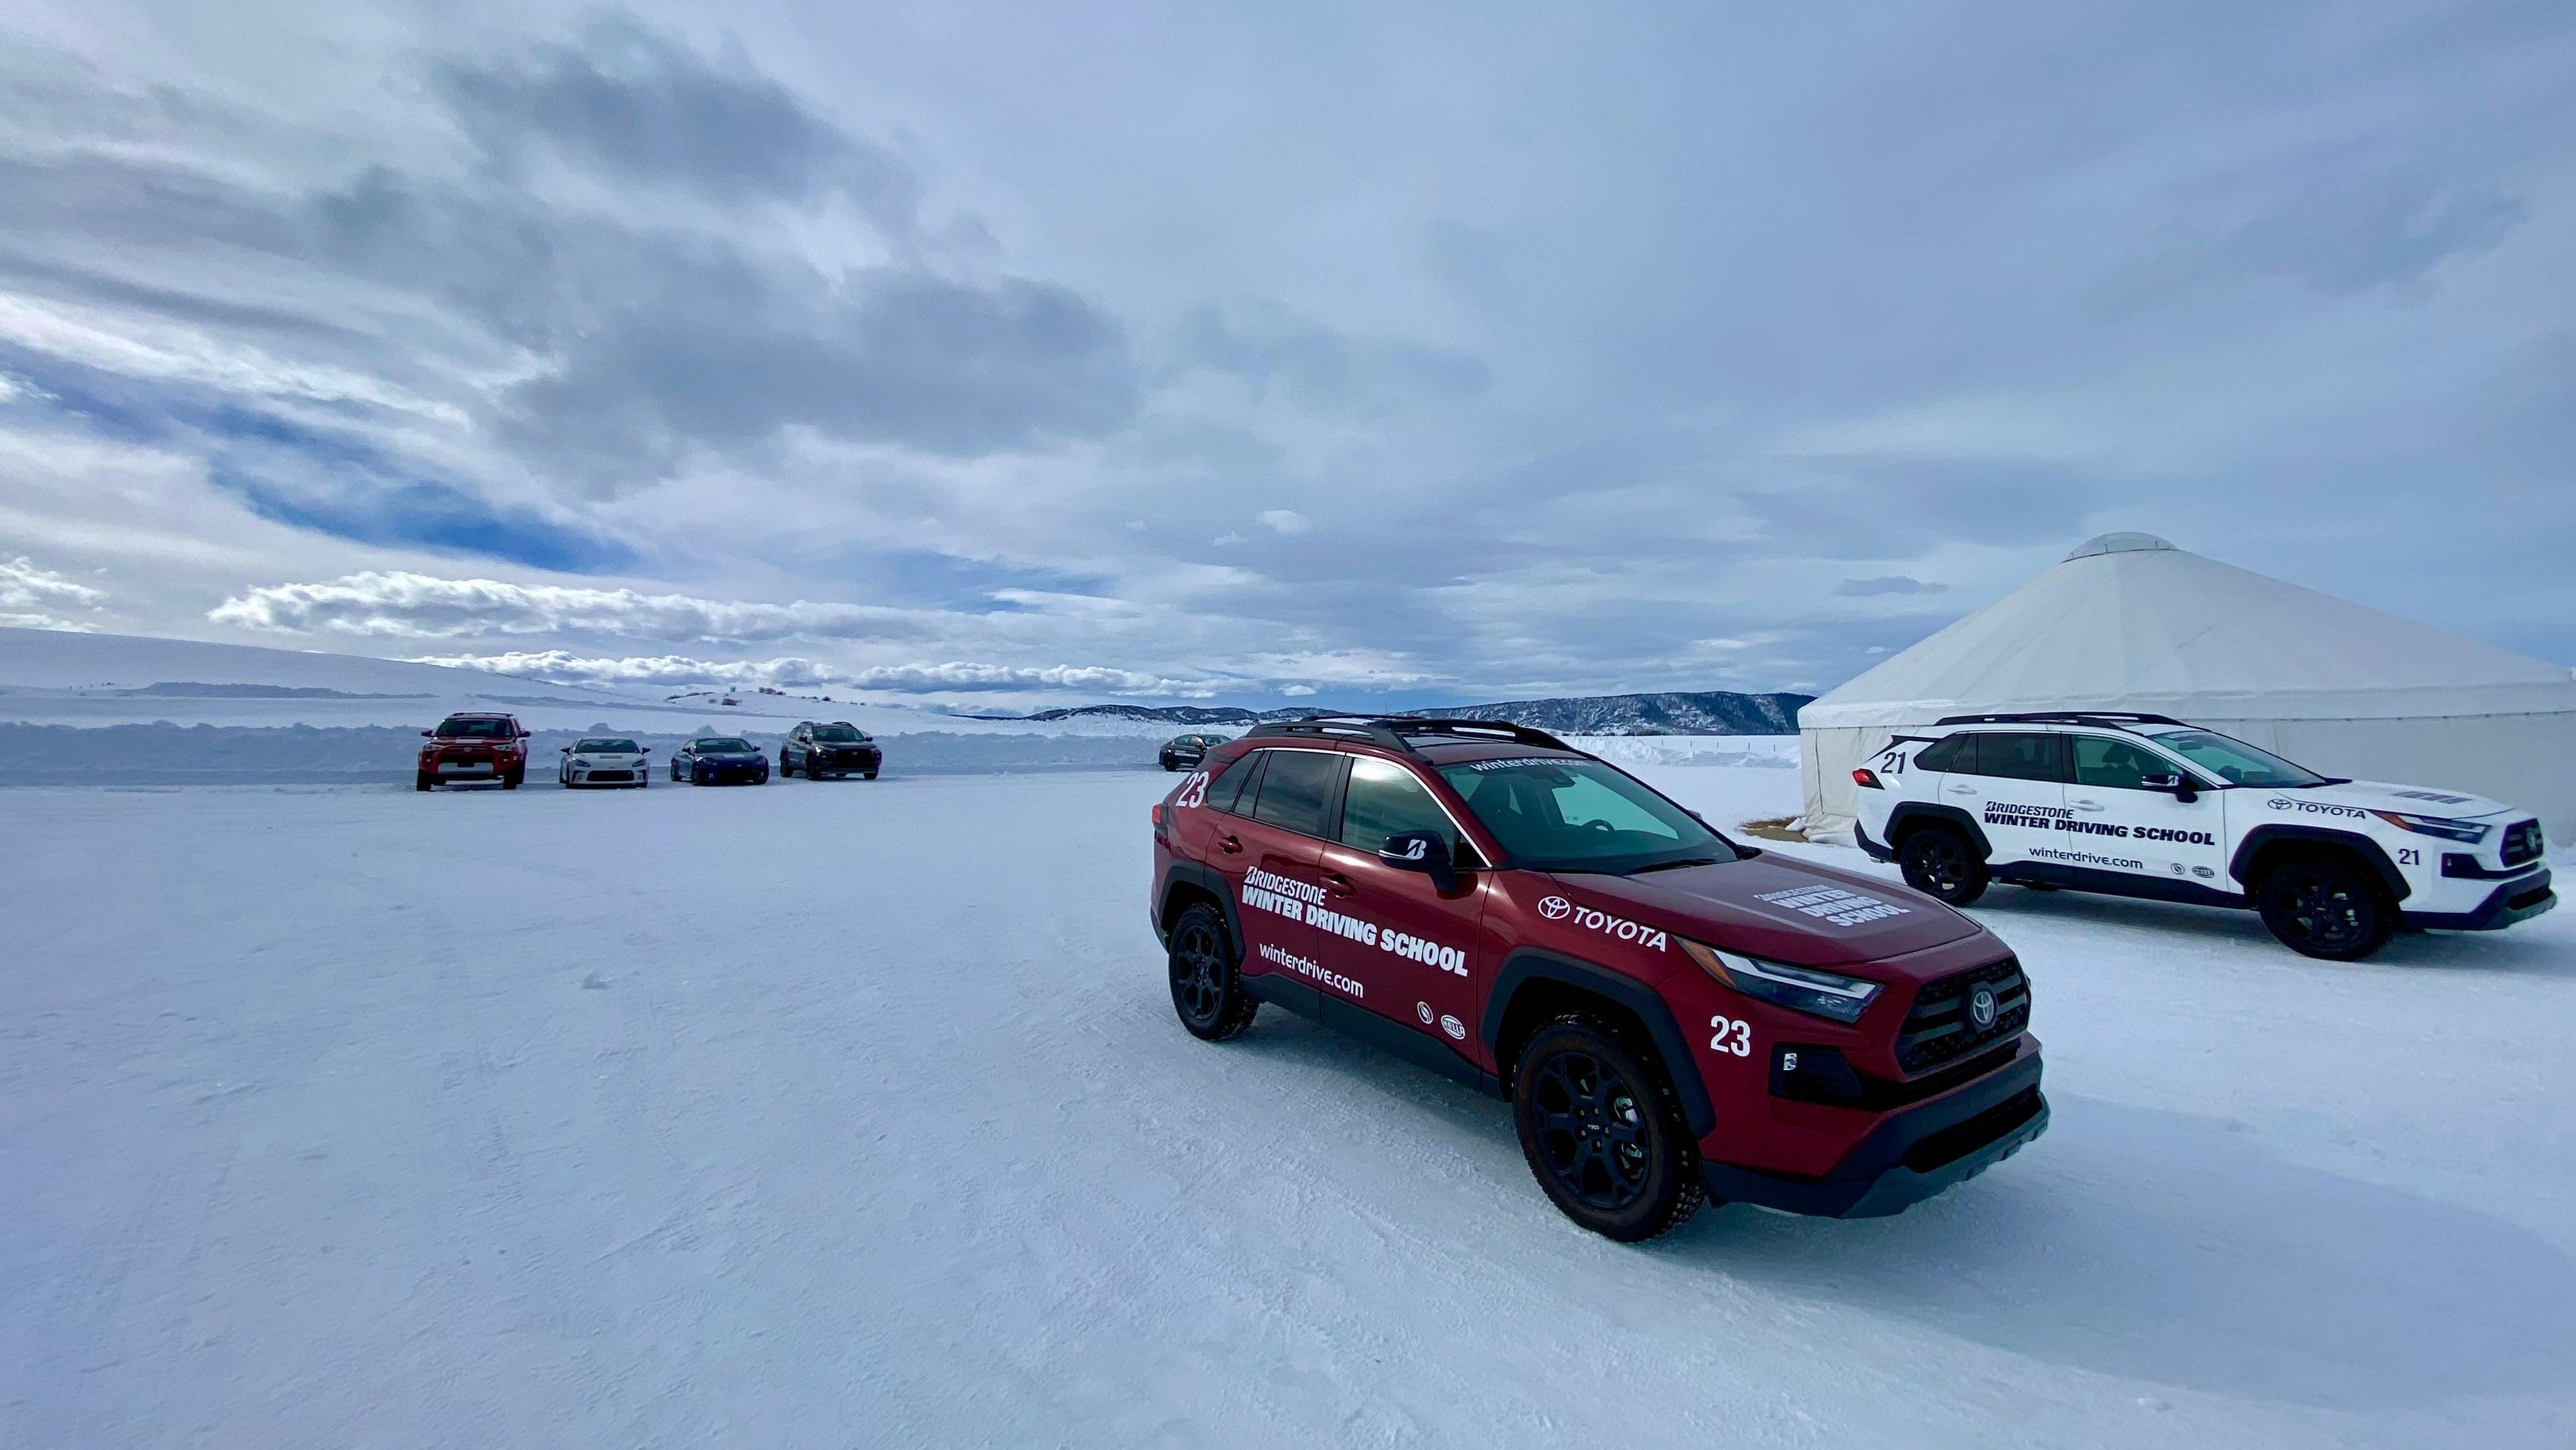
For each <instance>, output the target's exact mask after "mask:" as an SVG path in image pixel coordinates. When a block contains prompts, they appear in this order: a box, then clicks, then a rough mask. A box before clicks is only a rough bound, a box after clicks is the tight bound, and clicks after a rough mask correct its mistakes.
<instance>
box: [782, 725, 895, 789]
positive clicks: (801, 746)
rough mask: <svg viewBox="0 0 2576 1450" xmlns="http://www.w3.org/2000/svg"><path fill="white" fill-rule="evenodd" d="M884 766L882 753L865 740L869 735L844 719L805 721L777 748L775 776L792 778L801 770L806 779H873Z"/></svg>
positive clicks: (789, 732)
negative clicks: (850, 776) (846, 777)
mask: <svg viewBox="0 0 2576 1450" xmlns="http://www.w3.org/2000/svg"><path fill="white" fill-rule="evenodd" d="M884 765H885V752H884V751H882V750H880V749H878V748H877V743H876V742H875V741H874V740H871V739H869V738H868V732H866V731H865V730H862V729H860V728H859V727H858V726H856V725H853V724H851V723H850V722H849V721H847V720H833V721H829V722H826V723H821V724H817V723H816V722H814V721H812V720H807V721H804V722H803V723H801V724H799V725H798V726H797V727H796V728H795V729H793V730H790V731H788V732H787V739H786V741H785V743H783V744H781V745H780V746H779V747H778V773H779V774H780V775H794V774H795V773H796V772H798V771H800V770H801V771H803V772H805V776H806V778H807V779H808V780H822V779H825V778H826V777H832V778H838V777H840V776H844V775H855V776H857V777H858V778H859V779H861V780H874V779H876V778H877V771H878V770H880V769H882V768H883V767H884Z"/></svg>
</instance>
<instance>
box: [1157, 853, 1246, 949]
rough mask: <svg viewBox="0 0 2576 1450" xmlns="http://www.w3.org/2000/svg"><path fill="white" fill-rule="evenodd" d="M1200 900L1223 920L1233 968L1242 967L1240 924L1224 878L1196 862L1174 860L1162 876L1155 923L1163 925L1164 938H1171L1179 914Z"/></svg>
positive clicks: (1241, 932) (1241, 931) (1179, 917)
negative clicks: (1161, 888) (1160, 903)
mask: <svg viewBox="0 0 2576 1450" xmlns="http://www.w3.org/2000/svg"><path fill="white" fill-rule="evenodd" d="M1200 901H1205V902H1207V903H1208V904H1210V905H1212V906H1214V907H1215V908H1216V910H1217V914H1218V915H1219V916H1221V917H1224V918H1225V937H1226V945H1227V946H1228V947H1230V948H1231V949H1232V950H1233V954H1234V965H1236V966H1238V967H1240V966H1242V965H1243V923H1242V922H1241V921H1240V920H1238V919H1237V918H1236V916H1235V914H1234V899H1233V898H1232V897H1231V896H1229V895H1228V894H1227V892H1226V889H1225V878H1224V877H1222V876H1219V875H1218V874H1216V873H1215V872H1214V871H1211V870H1209V869H1208V868H1207V867H1205V866H1201V865H1199V864H1197V863H1196V862H1192V861H1175V862H1173V863H1172V869H1171V870H1170V871H1169V872H1167V873H1165V875H1164V877H1163V904H1162V909H1161V910H1160V911H1159V912H1157V913H1156V914H1155V920H1156V921H1157V922H1158V923H1159V924H1160V925H1161V926H1162V928H1163V936H1164V938H1165V939H1166V940H1168V939H1169V938H1170V937H1171V934H1172V924H1173V923H1174V922H1177V921H1179V920H1180V919H1181V913H1182V912H1184V911H1187V910H1189V909H1190V907H1191V906H1192V905H1194V904H1195V903H1197V902H1200Z"/></svg>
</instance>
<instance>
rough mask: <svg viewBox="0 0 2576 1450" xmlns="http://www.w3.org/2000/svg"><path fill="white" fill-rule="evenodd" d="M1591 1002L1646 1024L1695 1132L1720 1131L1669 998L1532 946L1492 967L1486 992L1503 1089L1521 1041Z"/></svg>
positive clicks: (1489, 1032) (1487, 1023)
mask: <svg viewBox="0 0 2576 1450" xmlns="http://www.w3.org/2000/svg"><path fill="white" fill-rule="evenodd" d="M1587 1007H1589V1008H1591V1009H1593V1010H1602V1009H1607V1010H1609V1011H1611V1012H1614V1013H1617V1014H1618V1015H1621V1016H1624V1017H1626V1018H1628V1019H1629V1020H1631V1021H1633V1022H1634V1023H1636V1025H1637V1026H1638V1027H1639V1028H1641V1029H1643V1030H1644V1032H1645V1034H1646V1038H1647V1040H1648V1041H1649V1042H1650V1043H1652V1044H1653V1046H1654V1049H1655V1055H1656V1056H1657V1057H1659V1058H1661V1059H1662V1060H1663V1061H1662V1066H1663V1069H1664V1076H1665V1077H1666V1078H1667V1079H1669V1080H1670V1081H1671V1083H1672V1085H1673V1094H1674V1096H1676V1097H1678V1098H1679V1099H1680V1100H1681V1107H1682V1117H1683V1119H1684V1120H1685V1121H1686V1122H1688V1123H1689V1124H1690V1130H1691V1137H1692V1138H1693V1139H1699V1138H1705V1137H1707V1136H1708V1135H1709V1134H1710V1133H1711V1132H1713V1131H1715V1129H1716V1127H1717V1114H1716V1112H1715V1111H1714V1110H1712V1109H1711V1108H1710V1106H1709V1100H1708V1088H1707V1085H1706V1084H1704V1083H1702V1082H1701V1081H1700V1076H1699V1063H1698V1062H1697V1061H1696V1060H1695V1059H1694V1058H1692V1056H1691V1051H1690V1039H1689V1038H1688V1037H1685V1036H1684V1035H1683V1034H1682V1029H1681V1024H1680V1023H1678V1022H1676V1021H1674V1020H1673V1010H1672V1008H1671V1007H1669V1006H1667V1005H1665V1002H1664V999H1663V998H1662V997H1661V996H1660V995H1658V994H1657V993H1656V991H1655V990H1654V989H1653V988H1652V987H1649V986H1647V985H1646V984H1644V983H1643V982H1640V981H1637V980H1636V979H1635V978H1633V977H1624V976H1621V975H1619V974H1618V973H1616V972H1612V971H1607V970H1604V969H1603V968H1600V967H1596V966H1593V965H1592V964H1591V963H1589V962H1579V961H1576V960H1574V959H1573V958H1571V957H1561V956H1557V955H1556V954H1554V953H1552V952H1542V951H1539V950H1536V949H1535V948H1531V947H1523V948H1521V949H1520V950H1519V951H1516V952H1513V953H1512V954H1511V955H1510V956H1508V957H1505V958H1504V959H1503V965H1502V969H1501V970H1500V971H1498V972H1496V973H1495V974H1494V989H1493V992H1492V993H1491V995H1489V996H1488V997H1487V998H1486V999H1485V1020H1484V1024H1483V1027H1484V1034H1485V1042H1486V1044H1487V1045H1488V1046H1489V1047H1491V1048H1492V1049H1493V1050H1494V1066H1495V1068H1496V1070H1497V1071H1496V1077H1497V1079H1498V1081H1499V1082H1500V1083H1501V1085H1502V1087H1503V1091H1505V1092H1506V1093H1508V1092H1509V1091H1510V1090H1511V1089H1510V1083H1511V1079H1512V1068H1513V1065H1514V1064H1513V1062H1512V1060H1511V1059H1512V1056H1513V1055H1514V1054H1516V1053H1517V1052H1518V1050H1519V1048H1520V1045H1521V1044H1522V1043H1524V1042H1527V1041H1528V1040H1529V1038H1530V1036H1531V1035H1532V1034H1534V1033H1535V1032H1537V1030H1538V1029H1539V1028H1540V1027H1541V1026H1543V1025H1545V1024H1546V1023H1547V1022H1549V1021H1552V1020H1553V1019H1555V1018H1556V1017H1557V1016H1558V1015H1560V1014H1561V1013H1564V1012H1568V1011H1577V1010H1582V1009H1584V1008H1587Z"/></svg>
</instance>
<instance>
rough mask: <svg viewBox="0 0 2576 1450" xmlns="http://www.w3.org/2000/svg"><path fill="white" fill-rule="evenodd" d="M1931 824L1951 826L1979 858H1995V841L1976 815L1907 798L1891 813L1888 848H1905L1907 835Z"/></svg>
mask: <svg viewBox="0 0 2576 1450" xmlns="http://www.w3.org/2000/svg"><path fill="white" fill-rule="evenodd" d="M1931 825H1942V826H1949V827H1952V828H1954V829H1956V830H1957V831H1958V832H1959V833H1960V834H1961V835H1964V836H1966V837H1967V838H1968V846H1969V849H1971V850H1973V851H1975V852H1976V853H1977V859H1979V860H1981V861H1991V860H1993V859H1994V858H1995V843H1994V842H1992V841H1989V840H1987V839H1986V829H1985V827H1983V826H1980V825H1978V824H1977V818H1976V817H1974V816H1972V815H1969V814H1968V813H1967V812H1966V811H1963V810H1961V809H1959V808H1958V807H1957V806H1938V805H1933V804H1932V803H1930V802H1928V801H1907V802H1905V803H1904V804H1902V805H1899V806H1898V807H1897V808H1896V809H1895V810H1893V811H1891V812H1889V813H1888V817H1887V849H1889V850H1890V851H1899V850H1903V849H1904V847H1905V838H1906V837H1908V836H1911V835H1913V834H1914V833H1915V832H1916V831H1919V830H1921V829H1923V828H1924V827H1925V826H1931Z"/></svg>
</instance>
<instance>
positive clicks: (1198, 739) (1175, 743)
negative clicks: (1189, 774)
mask: <svg viewBox="0 0 2576 1450" xmlns="http://www.w3.org/2000/svg"><path fill="white" fill-rule="evenodd" d="M1227 739H1228V737H1226V736H1223V735H1175V736H1173V737H1172V738H1171V739H1169V740H1166V741H1164V742H1163V768H1164V769H1165V770H1196V769H1198V765H1199V762H1200V761H1202V760H1205V759H1207V753H1208V752H1209V751H1211V750H1214V749H1216V748H1217V747H1218V746H1220V745H1223V744H1224V743H1225V742H1226V740H1227Z"/></svg>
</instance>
